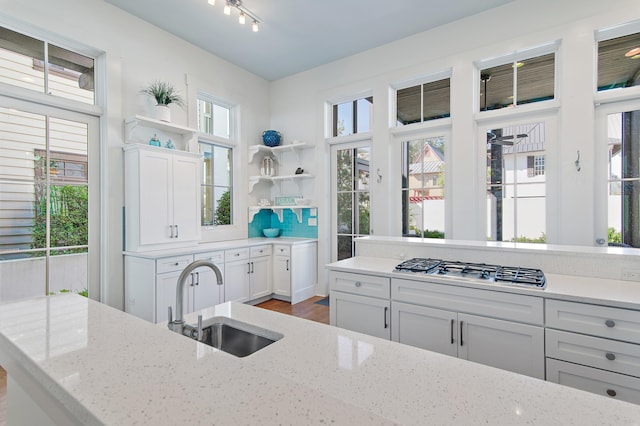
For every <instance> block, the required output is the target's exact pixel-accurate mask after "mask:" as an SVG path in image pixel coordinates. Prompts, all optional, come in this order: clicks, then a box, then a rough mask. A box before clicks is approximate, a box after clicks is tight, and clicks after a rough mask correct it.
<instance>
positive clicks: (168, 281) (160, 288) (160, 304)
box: [155, 271, 192, 322]
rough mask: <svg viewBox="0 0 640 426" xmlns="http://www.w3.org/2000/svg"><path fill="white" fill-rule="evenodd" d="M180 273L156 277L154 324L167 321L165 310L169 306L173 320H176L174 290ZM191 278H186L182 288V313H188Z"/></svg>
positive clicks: (168, 273)
mask: <svg viewBox="0 0 640 426" xmlns="http://www.w3.org/2000/svg"><path fill="white" fill-rule="evenodd" d="M178 277H180V271H176V272H167V273H165V274H158V275H156V318H155V322H162V321H167V320H168V318H169V317H168V313H167V308H168V307H169V306H171V311H172V312H173V319H176V289H177V287H178ZM191 284H192V278H191V277H189V278H187V282H186V284H185V286H184V295H183V303H184V306H183V308H182V309H183V312H184V313H186V312H189V292H191V291H192V290H191Z"/></svg>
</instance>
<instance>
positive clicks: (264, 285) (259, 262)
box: [249, 244, 272, 300]
mask: <svg viewBox="0 0 640 426" xmlns="http://www.w3.org/2000/svg"><path fill="white" fill-rule="evenodd" d="M250 263H251V274H249V289H250V296H251V297H250V299H251V300H255V299H259V298H260V297H265V296H269V295H270V294H271V293H272V284H271V283H272V276H271V274H272V260H271V245H270V244H268V245H263V246H257V247H251V250H250Z"/></svg>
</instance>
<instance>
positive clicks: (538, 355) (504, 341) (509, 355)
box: [458, 314, 544, 380]
mask: <svg viewBox="0 0 640 426" xmlns="http://www.w3.org/2000/svg"><path fill="white" fill-rule="evenodd" d="M458 327H459V339H458V357H459V358H462V359H467V360H469V361H474V362H477V363H480V364H485V365H490V366H492V367H497V368H500V369H503V370H508V371H513V372H515V373H520V374H525V375H527V376H531V377H536V378H538V379H543V380H544V328H543V327H537V326H533V325H527V324H519V323H514V322H510V321H502V320H497V319H492V318H485V317H479V316H475V315H467V314H458Z"/></svg>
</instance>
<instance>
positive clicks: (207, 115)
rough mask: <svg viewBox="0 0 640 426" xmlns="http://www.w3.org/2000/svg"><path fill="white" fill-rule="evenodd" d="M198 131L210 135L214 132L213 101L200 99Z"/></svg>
mask: <svg viewBox="0 0 640 426" xmlns="http://www.w3.org/2000/svg"><path fill="white" fill-rule="evenodd" d="M198 131H199V132H200V133H206V134H208V135H211V134H213V111H211V102H207V101H204V100H202V99H198ZM201 152H202V151H201Z"/></svg>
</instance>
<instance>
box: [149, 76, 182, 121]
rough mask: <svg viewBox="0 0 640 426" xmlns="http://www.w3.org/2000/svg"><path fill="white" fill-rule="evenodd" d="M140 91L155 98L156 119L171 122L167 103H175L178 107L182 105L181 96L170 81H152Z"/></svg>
mask: <svg viewBox="0 0 640 426" xmlns="http://www.w3.org/2000/svg"><path fill="white" fill-rule="evenodd" d="M142 93H145V94H147V95H151V96H153V98H154V99H155V100H156V102H157V105H156V110H155V113H156V119H158V120H160V121H166V122H167V123H169V122H171V110H170V109H169V104H176V105H178V106H179V107H182V106H183V105H184V101H183V100H182V96H180V94H179V93H178V92H177V90H176V89H175V88H174V87H173V85H172V84H171V83H166V82H164V81H154V82H153V83H151V84H150V85H149V86H148V87H146V88H144V89H142Z"/></svg>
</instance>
